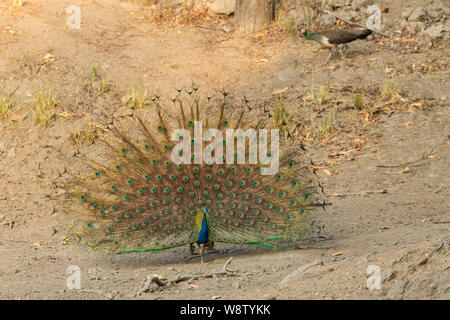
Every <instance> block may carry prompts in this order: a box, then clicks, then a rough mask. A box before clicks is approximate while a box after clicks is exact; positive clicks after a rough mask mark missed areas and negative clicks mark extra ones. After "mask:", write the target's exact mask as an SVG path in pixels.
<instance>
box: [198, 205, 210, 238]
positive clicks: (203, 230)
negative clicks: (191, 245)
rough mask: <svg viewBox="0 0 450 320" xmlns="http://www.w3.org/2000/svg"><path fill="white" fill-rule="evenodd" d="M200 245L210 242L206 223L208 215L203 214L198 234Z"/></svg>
mask: <svg viewBox="0 0 450 320" xmlns="http://www.w3.org/2000/svg"><path fill="white" fill-rule="evenodd" d="M197 242H198V243H199V244H203V243H207V242H208V223H207V221H206V214H204V213H203V219H202V225H201V228H200V231H199V232H198V240H197Z"/></svg>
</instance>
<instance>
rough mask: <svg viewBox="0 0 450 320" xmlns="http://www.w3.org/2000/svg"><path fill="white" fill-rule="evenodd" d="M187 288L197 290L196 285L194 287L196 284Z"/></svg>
mask: <svg viewBox="0 0 450 320" xmlns="http://www.w3.org/2000/svg"><path fill="white" fill-rule="evenodd" d="M187 287H188V288H189V289H197V288H198V285H196V284H189V285H188V286H187Z"/></svg>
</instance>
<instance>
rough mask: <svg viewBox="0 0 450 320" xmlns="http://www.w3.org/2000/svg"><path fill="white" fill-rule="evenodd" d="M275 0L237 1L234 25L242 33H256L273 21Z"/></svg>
mask: <svg viewBox="0 0 450 320" xmlns="http://www.w3.org/2000/svg"><path fill="white" fill-rule="evenodd" d="M272 3H273V0H237V1H236V10H235V13H234V24H235V26H236V30H238V31H240V32H256V31H260V30H262V29H264V28H265V27H266V26H268V25H269V24H270V22H271V20H272Z"/></svg>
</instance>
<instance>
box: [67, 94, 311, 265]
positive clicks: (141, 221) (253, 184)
mask: <svg viewBox="0 0 450 320" xmlns="http://www.w3.org/2000/svg"><path fill="white" fill-rule="evenodd" d="M173 102H174V104H173V108H172V111H173V112H168V111H166V109H164V108H162V106H161V104H160V103H158V101H156V103H155V106H154V108H153V109H154V110H153V111H152V110H150V111H149V110H147V111H142V112H135V113H134V114H133V116H132V117H129V118H128V119H126V118H123V119H122V120H116V121H115V122H114V123H113V124H112V125H110V126H109V127H108V128H106V129H105V130H103V131H102V132H101V133H100V137H99V139H98V141H99V142H101V143H95V144H93V145H92V146H91V147H90V148H93V149H95V150H98V149H100V150H101V151H102V152H101V153H98V152H97V154H96V155H95V157H94V158H95V159H94V160H90V159H89V157H85V158H84V159H85V160H86V161H85V162H83V163H86V164H88V171H89V172H86V171H82V172H79V173H77V174H71V178H70V179H69V180H68V181H67V182H66V183H65V189H66V190H67V191H68V195H69V196H70V197H69V198H68V201H69V202H70V206H71V207H72V211H73V212H76V213H77V214H78V216H79V217H80V218H81V219H78V221H80V222H81V229H79V230H78V235H79V236H80V238H81V239H82V240H84V241H85V242H86V243H87V244H88V245H89V246H91V247H94V248H98V249H105V250H107V251H110V252H116V253H117V252H135V251H160V250H164V249H168V248H173V247H178V246H183V245H187V244H190V245H191V249H192V245H193V244H196V245H199V248H200V255H201V258H202V262H203V253H204V249H205V247H206V248H208V247H209V248H211V247H212V245H213V243H214V242H226V243H234V244H266V243H268V242H269V241H270V240H274V239H278V238H283V237H288V236H289V237H291V236H294V237H295V236H298V235H300V234H302V232H304V230H305V227H307V226H308V223H307V222H306V218H307V217H308V213H309V212H310V211H311V209H312V208H313V207H315V206H316V205H315V203H314V202H313V200H312V198H313V196H314V193H315V186H314V183H312V180H311V175H310V172H309V167H308V166H301V165H300V161H299V154H298V148H288V149H287V150H285V152H283V153H282V154H281V155H280V158H279V162H278V163H277V164H278V165H279V170H278V172H277V173H276V174H274V175H263V174H262V171H261V170H265V169H264V168H266V167H267V166H266V165H262V164H260V163H252V164H238V163H236V162H237V161H234V163H233V164H227V163H228V162H229V161H228V160H230V159H227V158H226V156H225V152H224V153H223V156H222V155H221V153H220V150H219V149H218V148H217V146H219V145H220V146H223V147H224V148H225V147H226V143H227V142H228V140H225V138H223V139H224V140H223V141H222V140H221V139H220V137H219V136H216V139H211V141H214V140H215V141H216V142H219V143H218V144H217V145H216V148H215V149H214V148H213V150H212V151H211V144H209V145H207V144H206V143H205V142H203V143H202V147H203V149H204V152H206V150H209V151H210V155H212V156H213V157H215V158H214V159H216V161H215V163H214V162H213V163H211V161H209V163H195V162H198V161H195V160H196V159H194V158H195V152H194V151H195V150H194V149H195V148H196V147H195V145H196V143H197V145H198V141H194V138H193V139H192V141H188V142H189V143H190V144H191V145H192V151H193V152H192V156H191V158H192V161H191V162H192V163H191V164H189V163H176V161H175V162H174V160H173V158H174V156H173V152H175V155H176V154H177V153H178V156H181V155H182V154H184V152H185V151H186V150H185V149H183V150H182V151H181V150H175V149H176V148H177V146H179V145H177V143H178V142H174V141H172V139H173V138H174V136H175V140H177V139H179V138H180V136H179V135H175V134H174V133H175V132H176V131H174V130H175V129H185V130H186V131H187V132H189V133H190V134H191V135H192V137H194V136H195V132H194V127H195V125H196V124H198V121H202V124H203V129H202V132H201V134H203V135H205V134H206V133H208V132H209V130H210V129H208V128H216V129H218V130H219V132H222V133H223V137H225V136H226V130H227V129H239V128H242V129H244V130H245V129H246V128H251V125H250V124H249V123H247V124H245V123H244V122H245V121H244V120H245V119H244V118H245V117H244V112H241V113H240V114H239V115H237V116H236V117H233V116H231V118H226V116H225V112H224V111H225V109H226V107H225V105H226V94H224V99H223V101H222V100H221V101H220V103H219V106H218V107H214V106H213V101H212V100H211V101H210V100H209V98H208V101H206V100H205V101H204V102H202V101H201V99H199V98H194V99H193V101H192V103H187V102H186V100H183V99H181V98H180V95H179V96H178V98H177V99H174V100H173ZM202 104H203V105H204V107H203V108H202V107H200V105H202ZM169 109H170V108H169ZM259 126H260V125H259ZM255 129H257V128H255ZM247 132H249V131H247ZM219 139H220V140H219ZM241 140H242V138H241ZM262 140H264V139H261V138H260V139H259V141H260V145H261V141H262ZM272 140H273V138H272ZM272 140H271V139H270V138H268V140H267V143H268V144H269V142H272ZM233 141H235V142H236V144H237V146H238V145H239V144H238V141H237V138H236V139H233ZM244 141H249V139H248V138H245V137H244ZM273 141H275V140H273ZM251 143H255V141H253V142H251ZM191 145H189V148H191ZM174 148H175V149H174ZM233 149H234V148H233ZM281 149H283V145H282V146H281ZM197 151H198V150H197ZM250 151H251V150H250V148H249V149H248V150H247V149H246V151H245V155H246V159H247V162H248V159H249V157H250V156H254V155H253V154H251V152H250ZM258 151H259V152H261V149H259V150H258ZM93 152H94V151H91V152H90V153H93ZM86 153H89V152H86ZM205 154H206V153H205ZM274 155H275V154H274ZM90 158H92V157H90ZM220 158H221V159H222V160H223V164H220ZM233 158H235V154H234V153H233ZM269 158H270V157H269ZM272 158H273V157H272ZM233 160H237V159H233ZM241 162H242V161H241Z"/></svg>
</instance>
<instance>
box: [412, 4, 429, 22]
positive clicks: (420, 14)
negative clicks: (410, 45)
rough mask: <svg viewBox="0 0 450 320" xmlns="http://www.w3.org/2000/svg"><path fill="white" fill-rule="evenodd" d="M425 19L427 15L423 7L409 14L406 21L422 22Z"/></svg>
mask: <svg viewBox="0 0 450 320" xmlns="http://www.w3.org/2000/svg"><path fill="white" fill-rule="evenodd" d="M426 17H427V13H426V12H425V9H424V8H423V7H417V8H415V9H414V10H413V12H411V14H410V15H409V17H408V21H424V20H425V19H426Z"/></svg>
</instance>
